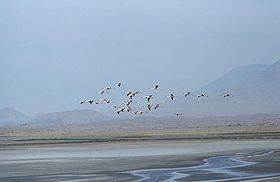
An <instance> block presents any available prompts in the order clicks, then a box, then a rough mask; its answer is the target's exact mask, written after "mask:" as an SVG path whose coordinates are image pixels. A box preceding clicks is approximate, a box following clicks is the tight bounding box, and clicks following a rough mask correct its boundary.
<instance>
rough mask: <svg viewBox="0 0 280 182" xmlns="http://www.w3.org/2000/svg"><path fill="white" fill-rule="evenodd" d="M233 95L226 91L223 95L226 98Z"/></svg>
mask: <svg viewBox="0 0 280 182" xmlns="http://www.w3.org/2000/svg"><path fill="white" fill-rule="evenodd" d="M231 96H232V94H231V93H226V94H224V95H223V97H224V98H226V97H231Z"/></svg>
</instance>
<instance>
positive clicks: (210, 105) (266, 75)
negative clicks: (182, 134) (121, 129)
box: [0, 61, 280, 128]
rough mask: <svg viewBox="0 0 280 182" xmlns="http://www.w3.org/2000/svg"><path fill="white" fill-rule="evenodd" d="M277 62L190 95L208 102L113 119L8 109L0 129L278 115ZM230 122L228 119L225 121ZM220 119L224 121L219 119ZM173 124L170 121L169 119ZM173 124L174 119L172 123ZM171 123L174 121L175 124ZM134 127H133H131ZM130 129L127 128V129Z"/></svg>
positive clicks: (180, 101)
mask: <svg viewBox="0 0 280 182" xmlns="http://www.w3.org/2000/svg"><path fill="white" fill-rule="evenodd" d="M279 83H280V61H278V62H276V63H275V64H273V65H250V66H240V67H238V68H236V69H234V70H232V71H231V72H230V73H228V74H226V75H225V76H223V77H221V78H218V79H217V80H215V81H213V82H211V83H209V84H207V85H206V86H205V87H202V88H200V89H198V90H197V91H194V94H199V93H202V92H203V93H206V94H208V95H209V97H208V98H197V97H196V96H195V95H194V96H191V97H188V98H183V97H182V98H176V99H175V100H174V101H168V102H166V103H164V107H162V108H161V109H160V110H158V111H156V112H152V113H151V114H145V115H144V116H143V117H140V118H131V117H128V118H127V119H125V118H124V117H125V116H128V115H124V117H120V118H117V117H115V115H112V113H109V112H96V111H92V110H72V111H64V112H56V113H48V114H41V115H39V116H36V117H34V118H32V119H30V118H29V117H28V116H26V115H25V114H23V113H21V112H19V111H17V110H15V109H12V108H4V109H1V110H0V126H3V125H7V124H19V123H24V122H25V123H28V125H32V126H40V127H50V128H52V127H53V128H55V127H57V126H69V125H71V126H77V127H79V126H83V127H84V128H87V126H90V125H93V124H94V123H96V125H97V123H99V124H98V125H100V122H105V121H106V122H107V123H111V125H110V126H113V125H114V123H115V122H117V121H118V122H119V121H121V120H123V121H125V120H126V121H131V120H134V121H143V122H146V123H149V122H150V121H151V120H153V121H157V120H159V121H165V119H163V118H169V119H170V120H172V119H171V118H174V117H176V116H175V113H183V117H185V118H189V119H190V118H192V117H204V118H209V116H218V117H221V116H239V115H252V116H253V117H255V114H259V113H263V114H272V113H280V84H279ZM226 92H230V93H232V94H233V97H228V98H224V97H222V94H223V93H226ZM129 116H130V115H129ZM229 118H230V117H229ZM223 119H224V118H223ZM173 120H174V119H173ZM175 120H176V119H175ZM175 120H174V121H175ZM134 125H135V123H134ZM127 127H130V126H127Z"/></svg>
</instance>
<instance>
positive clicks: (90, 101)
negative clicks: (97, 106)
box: [86, 99, 94, 104]
mask: <svg viewBox="0 0 280 182" xmlns="http://www.w3.org/2000/svg"><path fill="white" fill-rule="evenodd" d="M86 102H87V103H89V104H93V102H94V100H92V99H90V100H87V101H86Z"/></svg>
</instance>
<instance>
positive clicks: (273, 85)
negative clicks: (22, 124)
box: [161, 61, 280, 117]
mask: <svg viewBox="0 0 280 182" xmlns="http://www.w3.org/2000/svg"><path fill="white" fill-rule="evenodd" d="M279 83H280V61H277V62H276V63H275V64H273V65H251V66H240V67H238V68H236V69H234V70H232V71H231V72H230V73H228V74H226V75H225V76H223V77H221V78H218V79H217V80H215V81H213V82H211V83H209V84H208V85H206V86H205V87H202V88H200V89H198V90H197V91H194V94H199V93H206V94H208V95H209V97H208V98H199V99H198V98H196V97H195V96H193V97H189V98H186V99H177V100H176V101H174V102H172V103H170V102H169V103H165V104H167V106H165V107H164V109H162V112H161V114H163V115H166V116H167V115H170V114H172V113H173V114H174V113H184V114H185V115H187V116H200V117H201V116H203V117H205V116H211V115H213V116H226V115H244V114H256V113H280V102H279V101H280V84H279ZM227 92H230V93H232V94H233V97H228V98H223V97H222V94H223V93H227Z"/></svg>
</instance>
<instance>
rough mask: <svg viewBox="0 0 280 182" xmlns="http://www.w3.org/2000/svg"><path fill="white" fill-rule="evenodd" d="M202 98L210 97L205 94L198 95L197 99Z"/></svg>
mask: <svg viewBox="0 0 280 182" xmlns="http://www.w3.org/2000/svg"><path fill="white" fill-rule="evenodd" d="M200 97H208V95H206V94H204V93H202V94H199V95H197V98H200Z"/></svg>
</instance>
